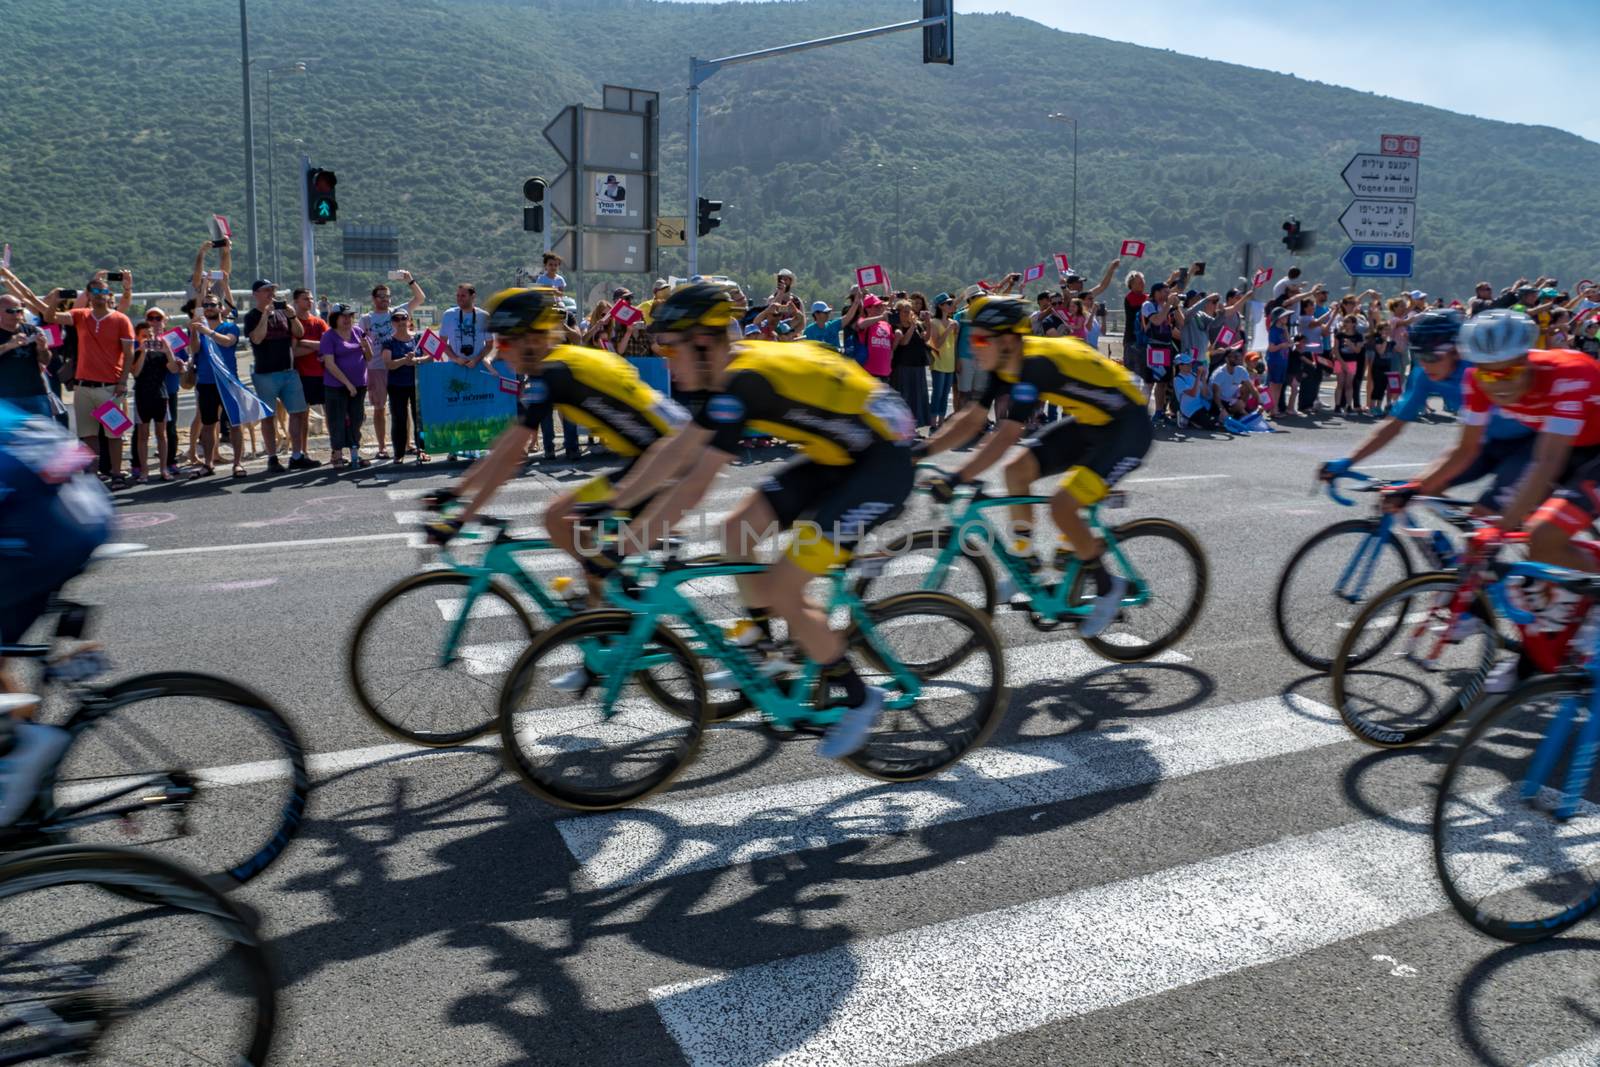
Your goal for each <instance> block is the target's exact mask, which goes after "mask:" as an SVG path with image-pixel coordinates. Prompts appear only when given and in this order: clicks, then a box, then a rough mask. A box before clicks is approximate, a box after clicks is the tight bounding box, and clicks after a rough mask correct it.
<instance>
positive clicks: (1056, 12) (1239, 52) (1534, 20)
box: [724, 0, 1600, 141]
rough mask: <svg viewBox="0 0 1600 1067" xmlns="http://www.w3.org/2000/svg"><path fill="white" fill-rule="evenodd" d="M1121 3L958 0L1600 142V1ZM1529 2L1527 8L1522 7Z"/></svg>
mask: <svg viewBox="0 0 1600 1067" xmlns="http://www.w3.org/2000/svg"><path fill="white" fill-rule="evenodd" d="M724 2H728V0H724ZM796 2H804V0H796ZM913 6H914V5H912V4H910V3H909V2H908V4H907V7H908V8H909V7H913ZM1116 10H1117V9H1116V8H1115V7H1113V6H1111V5H1106V4H1094V5H1087V4H1081V3H1073V2H1071V0H956V13H957V14H958V15H959V14H962V13H969V12H980V11H1003V12H1007V13H1009V14H1013V15H1020V16H1021V17H1023V18H1028V19H1033V20H1034V21H1036V22H1042V23H1044V24H1045V25H1047V26H1053V27H1055V28H1056V29H1060V30H1069V31H1072V32H1075V33H1087V34H1092V35H1094V36H1097V37H1106V38H1110V39H1111V40H1116V41H1127V42H1129V43H1131V44H1139V45H1145V46H1147V47H1150V48H1167V49H1171V50H1172V51H1174V52H1181V53H1183V54H1184V55H1190V56H1199V57H1201V58H1203V59H1217V60H1222V61H1224V62H1227V63H1239V64H1242V65H1244V66H1248V67H1258V68H1260V69H1263V70H1274V71H1278V72H1280V73H1284V74H1294V75H1296V76H1297V77H1301V78H1307V79H1311V80H1313V81H1320V82H1328V83H1330V84H1333V85H1343V86H1347V87H1349V88H1352V89H1361V90H1365V91H1368V92H1375V93H1381V94H1383V95H1384V96H1392V97H1396V98H1398V99H1401V100H1410V101H1413V102H1415V103H1419V104H1431V105H1433V106H1434V107H1442V108H1446V109H1448V110H1450V111H1459V112H1463V113H1465V114H1468V115H1478V116H1481V117H1483V118H1490V119H1503V120H1506V121H1509V122H1526V123H1534V124H1537V125H1543V126H1554V127H1556V128H1557V129H1563V130H1568V131H1570V132H1572V133H1575V134H1578V135H1579V136H1580V137H1586V138H1588V139H1589V140H1591V141H1600V108H1597V107H1596V106H1595V105H1594V104H1592V103H1588V102H1587V96H1588V93H1589V92H1590V91H1592V86H1593V85H1594V78H1595V74H1594V71H1595V63H1596V59H1597V56H1600V3H1597V2H1596V0H1542V2H1541V3H1539V4H1538V5H1536V6H1530V7H1528V8H1518V7H1517V6H1516V5H1515V4H1512V5H1507V4H1505V3H1504V2H1493V3H1491V2H1489V0H1450V2H1446V0H1411V2H1410V3H1407V4H1405V5H1401V6H1396V5H1392V4H1387V3H1382V2H1380V0H1365V2H1361V3H1357V4H1338V3H1336V4H1313V5H1309V6H1307V7H1297V6H1295V5H1292V4H1290V5H1285V4H1283V3H1281V2H1278V3H1273V2H1267V0H1232V2H1230V3H1227V4H1217V3H1211V2H1207V0H1189V2H1187V3H1181V2H1173V0H1144V2H1143V3H1141V4H1139V5H1138V6H1137V10H1138V12H1139V15H1138V17H1137V18H1136V19H1122V18H1118V17H1117V16H1116ZM1291 12H1293V14H1291ZM1300 12H1304V13H1303V14H1301V13H1300ZM1517 12H1521V13H1522V14H1518V15H1517V17H1515V18H1513V17H1511V16H1512V15H1513V13H1517ZM915 13H918V12H914V14H915ZM774 43H781V42H774ZM956 55H957V56H958V57H959V56H960V55H961V41H960V34H959V30H958V31H957V39H956ZM957 61H958V62H959V58H958V60H957ZM1579 101H1584V103H1582V104H1580V103H1579Z"/></svg>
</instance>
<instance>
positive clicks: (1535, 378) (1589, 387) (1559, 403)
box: [1461, 348, 1600, 446]
mask: <svg viewBox="0 0 1600 1067" xmlns="http://www.w3.org/2000/svg"><path fill="white" fill-rule="evenodd" d="M1528 364H1529V366H1530V367H1531V368H1532V371H1531V374H1532V380H1531V381H1529V383H1528V389H1527V391H1526V392H1524V393H1523V394H1522V398H1521V399H1520V400H1518V401H1517V402H1516V403H1514V404H1501V405H1499V407H1500V410H1501V411H1503V412H1504V413H1505V414H1506V415H1508V416H1509V417H1511V418H1513V419H1516V420H1517V421H1518V422H1520V423H1522V425H1524V426H1526V427H1528V428H1529V429H1532V430H1537V431H1539V432H1541V433H1550V434H1555V435H1556V436H1558V437H1571V438H1572V439H1573V442H1572V443H1573V444H1574V445H1578V446H1582V445H1600V364H1597V363H1596V362H1595V361H1594V360H1592V359H1590V358H1589V357H1588V356H1586V355H1584V354H1583V353H1582V352H1573V351H1571V350H1569V349H1563V348H1557V349H1550V350H1549V351H1544V350H1540V349H1535V350H1533V351H1532V352H1529V353H1528ZM1494 407H1495V402H1494V401H1493V400H1491V399H1489V395H1488V394H1487V393H1485V392H1484V391H1483V388H1482V387H1481V386H1480V385H1478V372H1477V371H1476V370H1472V371H1468V372H1467V395H1466V404H1465V405H1464V408H1465V410H1464V411H1463V412H1462V414H1461V421H1462V422H1463V423H1465V424H1466V425H1468V426H1486V425H1488V423H1489V415H1490V413H1491V411H1492V410H1493V409H1494Z"/></svg>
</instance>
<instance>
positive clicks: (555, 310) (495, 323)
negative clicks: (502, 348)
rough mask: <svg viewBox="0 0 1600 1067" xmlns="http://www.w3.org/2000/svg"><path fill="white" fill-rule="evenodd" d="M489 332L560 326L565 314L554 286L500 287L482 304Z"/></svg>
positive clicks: (504, 334)
mask: <svg viewBox="0 0 1600 1067" xmlns="http://www.w3.org/2000/svg"><path fill="white" fill-rule="evenodd" d="M483 307H484V310H485V311H487V312H488V313H489V332H490V333H497V334H499V335H501V336H502V337H517V336H519V335H522V334H530V333H541V332H543V331H545V330H553V329H555V328H556V327H557V326H560V325H561V323H562V320H563V319H564V318H565V317H566V314H565V312H566V309H565V308H563V307H562V306H561V294H560V293H558V292H556V291H555V290H554V289H547V288H544V287H542V286H541V287H539V288H535V289H502V290H500V291H499V292H498V293H496V294H494V295H493V296H491V297H490V298H489V300H488V302H487V303H485V304H484V305H483Z"/></svg>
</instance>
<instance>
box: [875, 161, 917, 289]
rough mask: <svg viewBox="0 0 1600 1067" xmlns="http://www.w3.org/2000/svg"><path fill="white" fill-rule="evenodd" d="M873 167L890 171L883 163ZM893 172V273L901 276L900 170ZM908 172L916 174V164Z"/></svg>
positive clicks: (895, 169) (896, 168)
mask: <svg viewBox="0 0 1600 1067" xmlns="http://www.w3.org/2000/svg"><path fill="white" fill-rule="evenodd" d="M875 165H876V166H877V168H878V169H879V170H889V169H890V168H889V167H888V166H887V165H886V164H883V163H878V164H875ZM893 170H894V272H895V273H896V274H901V273H902V271H901V270H900V268H901V267H902V266H903V264H902V263H901V262H900V168H899V167H895V168H893ZM910 170H911V173H912V174H915V173H916V172H917V167H916V164H912V165H911V167H910Z"/></svg>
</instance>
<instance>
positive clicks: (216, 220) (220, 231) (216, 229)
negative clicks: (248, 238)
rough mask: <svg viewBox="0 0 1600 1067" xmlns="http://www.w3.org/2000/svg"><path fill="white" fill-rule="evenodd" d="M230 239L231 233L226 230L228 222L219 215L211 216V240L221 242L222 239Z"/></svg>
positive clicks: (229, 230)
mask: <svg viewBox="0 0 1600 1067" xmlns="http://www.w3.org/2000/svg"><path fill="white" fill-rule="evenodd" d="M232 237H233V231H232V230H231V229H229V228H228V220H227V219H225V218H223V217H222V216H221V215H212V216H211V239H212V240H213V241H221V240H223V239H224V238H229V239H231V238H232Z"/></svg>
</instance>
